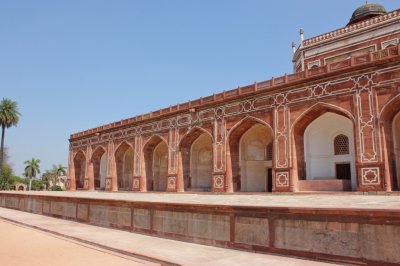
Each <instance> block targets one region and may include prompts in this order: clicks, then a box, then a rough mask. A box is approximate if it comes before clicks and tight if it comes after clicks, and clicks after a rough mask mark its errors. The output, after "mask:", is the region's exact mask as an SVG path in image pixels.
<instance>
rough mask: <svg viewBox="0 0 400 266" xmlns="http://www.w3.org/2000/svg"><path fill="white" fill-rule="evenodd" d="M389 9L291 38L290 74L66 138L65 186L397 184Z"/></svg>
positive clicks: (399, 140)
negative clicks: (305, 36) (293, 44)
mask: <svg viewBox="0 0 400 266" xmlns="http://www.w3.org/2000/svg"><path fill="white" fill-rule="evenodd" d="M399 40H400V10H394V11H392V12H388V13H386V14H382V15H379V16H375V17H372V18H368V19H365V20H361V21H359V22H356V23H353V24H349V25H348V26H346V27H344V28H341V29H337V30H334V31H331V32H329V33H326V34H323V35H320V36H317V37H313V38H311V39H307V40H302V41H301V44H300V45H299V47H298V49H294V51H293V64H294V73H293V74H290V75H285V76H282V77H278V78H273V79H271V80H267V81H263V82H257V83H254V84H251V85H249V86H245V87H240V88H237V89H233V90H230V91H225V92H223V93H219V94H214V95H212V96H208V97H204V98H200V99H197V100H193V101H189V102H186V103H182V104H178V105H175V106H171V107H169V108H165V109H161V110H158V111H154V112H151V113H148V114H144V115H140V116H136V117H132V118H129V119H126V120H122V121H118V122H115V123H112V124H108V125H104V126H100V127H97V128H94V129H90V130H87V131H83V132H79V133H76V134H72V135H71V138H70V150H69V167H68V168H69V174H68V181H67V186H68V188H69V189H70V190H76V189H85V190H95V189H105V190H108V191H118V190H131V191H142V192H145V191H152V190H155V191H167V192H184V191H195V192H196V191H213V192H241V191H242V192H269V191H271V192H297V191H341V190H353V191H392V190H399V189H400V114H399V113H400V43H399Z"/></svg>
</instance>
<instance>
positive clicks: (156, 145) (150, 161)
mask: <svg viewBox="0 0 400 266" xmlns="http://www.w3.org/2000/svg"><path fill="white" fill-rule="evenodd" d="M143 154H144V164H145V173H146V187H147V191H153V190H156V191H166V189H167V188H166V184H167V173H168V142H167V141H166V140H165V139H164V138H162V137H161V136H160V135H158V134H156V135H153V136H151V138H150V139H149V140H148V141H147V142H146V143H145V145H144V146H143Z"/></svg>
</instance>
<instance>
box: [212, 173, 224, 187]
mask: <svg viewBox="0 0 400 266" xmlns="http://www.w3.org/2000/svg"><path fill="white" fill-rule="evenodd" d="M223 188H224V176H223V175H215V176H214V189H223Z"/></svg>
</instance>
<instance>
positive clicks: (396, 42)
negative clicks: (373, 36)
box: [381, 39, 399, 49]
mask: <svg viewBox="0 0 400 266" xmlns="http://www.w3.org/2000/svg"><path fill="white" fill-rule="evenodd" d="M398 43H399V39H391V40H388V41H385V42H382V44H381V46H382V49H385V48H386V47H388V46H389V45H392V44H393V45H397V44H398Z"/></svg>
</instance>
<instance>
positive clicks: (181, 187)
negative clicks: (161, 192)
mask: <svg viewBox="0 0 400 266" xmlns="http://www.w3.org/2000/svg"><path fill="white" fill-rule="evenodd" d="M177 160H178V168H177V175H176V191H177V192H184V191H185V183H184V181H183V165H182V152H181V151H179V152H178V158H177Z"/></svg>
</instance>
